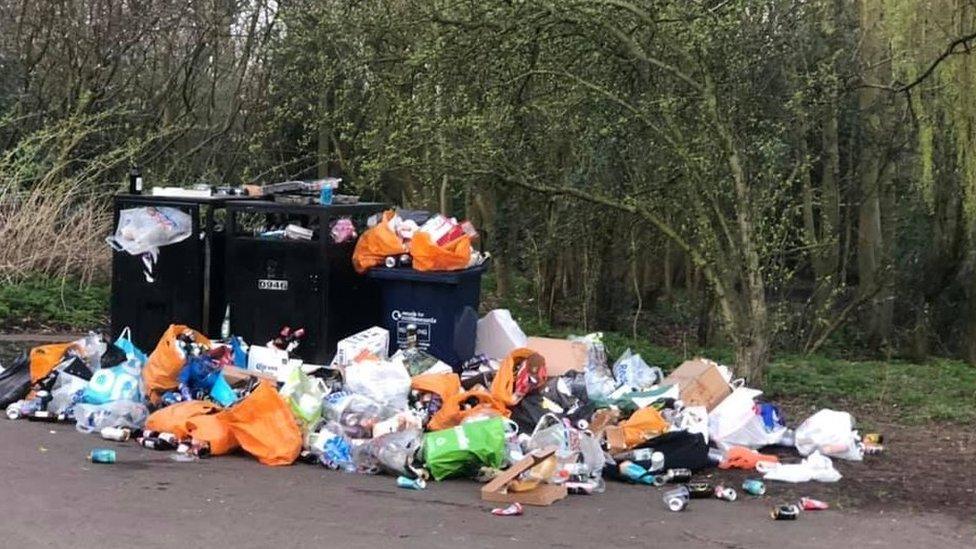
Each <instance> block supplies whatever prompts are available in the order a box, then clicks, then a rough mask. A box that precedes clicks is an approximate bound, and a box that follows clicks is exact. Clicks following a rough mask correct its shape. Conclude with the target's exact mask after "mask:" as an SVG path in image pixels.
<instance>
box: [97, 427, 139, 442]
mask: <svg viewBox="0 0 976 549" xmlns="http://www.w3.org/2000/svg"><path fill="white" fill-rule="evenodd" d="M99 434H101V435H102V438H103V439H105V440H114V441H116V442H124V441H126V440H129V438H130V437H132V431H131V430H129V429H126V428H125V427H104V428H103V429H102V430H101V431H100V432H99Z"/></svg>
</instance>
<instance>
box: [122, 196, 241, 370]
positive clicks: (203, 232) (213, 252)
mask: <svg viewBox="0 0 976 549" xmlns="http://www.w3.org/2000/svg"><path fill="white" fill-rule="evenodd" d="M226 201H227V197H214V198H190V197H161V196H148V195H129V194H123V195H117V196H116V197H115V201H114V208H113V212H114V213H113V224H112V231H113V234H114V231H115V228H116V227H117V226H118V222H119V212H121V211H122V210H125V209H130V208H141V207H157V208H161V207H172V208H177V209H179V210H182V211H183V212H185V213H187V214H189V215H190V217H191V218H192V220H193V233H192V234H191V235H190V237H189V238H187V239H186V240H183V241H182V242H177V243H176V244H170V245H168V246H162V247H161V248H160V249H159V257H158V258H157V261H156V263H155V265H154V267H153V277H152V278H153V280H152V281H151V282H150V281H149V280H148V279H147V278H146V276H145V275H144V274H143V271H144V265H143V260H142V258H141V257H140V256H133V255H130V254H129V253H128V252H124V251H118V250H113V252H112V294H111V298H110V307H109V308H110V314H111V317H112V319H111V323H112V335H113V337H117V336H118V335H119V333H121V331H122V329H123V328H126V327H129V328H131V329H132V339H133V342H134V343H135V344H136V345H137V346H138V347H139V348H140V349H142V350H143V351H145V352H146V353H150V352H152V350H153V349H154V348H155V347H156V343H157V342H158V341H159V338H160V337H161V336H162V335H163V332H165V331H166V328H167V327H169V325H170V324H185V325H187V326H190V327H192V328H195V329H198V330H200V331H202V332H203V333H206V334H208V335H211V336H216V335H217V334H218V333H219V331H220V323H221V321H222V320H223V318H224V276H223V274H224V271H223V265H224V233H223V230H222V229H221V228H220V227H219V226H218V224H217V222H216V220H215V214H216V212H217V211H218V210H220V209H221V208H223V206H224V203H225V202H226Z"/></svg>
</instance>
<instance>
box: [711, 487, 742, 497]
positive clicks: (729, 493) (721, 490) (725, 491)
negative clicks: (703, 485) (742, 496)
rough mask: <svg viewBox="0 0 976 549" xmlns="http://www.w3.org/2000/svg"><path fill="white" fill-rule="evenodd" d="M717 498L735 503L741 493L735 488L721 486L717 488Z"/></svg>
mask: <svg viewBox="0 0 976 549" xmlns="http://www.w3.org/2000/svg"><path fill="white" fill-rule="evenodd" d="M715 497H716V498H718V499H720V500H723V501H735V500H737V499H739V493H738V492H736V491H735V488H732V487H728V486H722V485H721V484H719V485H718V486H716V487H715Z"/></svg>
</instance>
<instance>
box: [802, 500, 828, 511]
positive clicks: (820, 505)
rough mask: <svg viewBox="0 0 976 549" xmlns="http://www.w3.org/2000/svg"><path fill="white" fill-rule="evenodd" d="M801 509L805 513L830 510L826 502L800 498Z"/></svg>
mask: <svg viewBox="0 0 976 549" xmlns="http://www.w3.org/2000/svg"><path fill="white" fill-rule="evenodd" d="M800 508H801V509H803V510H804V511H824V510H827V509H829V508H830V506H829V505H827V502H826V501H820V500H819V499H813V498H800Z"/></svg>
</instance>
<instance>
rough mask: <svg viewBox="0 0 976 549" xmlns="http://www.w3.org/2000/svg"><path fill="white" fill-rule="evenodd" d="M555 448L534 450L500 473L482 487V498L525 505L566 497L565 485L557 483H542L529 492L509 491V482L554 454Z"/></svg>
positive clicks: (550, 503) (550, 501)
mask: <svg viewBox="0 0 976 549" xmlns="http://www.w3.org/2000/svg"><path fill="white" fill-rule="evenodd" d="M555 452H556V451H555V450H553V449H549V450H541V451H536V452H532V453H531V454H529V455H527V456H525V457H524V458H522V460H521V461H519V462H518V463H516V464H515V465H512V466H511V467H509V468H508V469H505V470H504V471H502V472H501V473H499V474H498V476H496V477H495V478H493V479H491V482H489V483H488V484H485V485H484V486H482V487H481V499H482V500H484V501H494V502H497V503H516V502H518V503H523V504H525V505H539V506H544V505H552V504H553V503H554V502H556V501H559V500H561V499H563V498H565V497H566V495H567V494H568V493H569V492H568V491H567V490H566V487H565V486H562V485H557V484H540V485H539V486H538V487H537V488H535V489H534V490H529V491H527V492H509V491H508V483H510V482H512V481H513V480H515V479H516V478H518V476H519V475H521V474H522V473H524V472H525V471H528V470H529V469H531V468H533V467H535V465H536V464H537V463H539V462H540V461H542V460H544V459H546V458H547V457H549V456H551V455H553V454H554V453H555Z"/></svg>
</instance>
